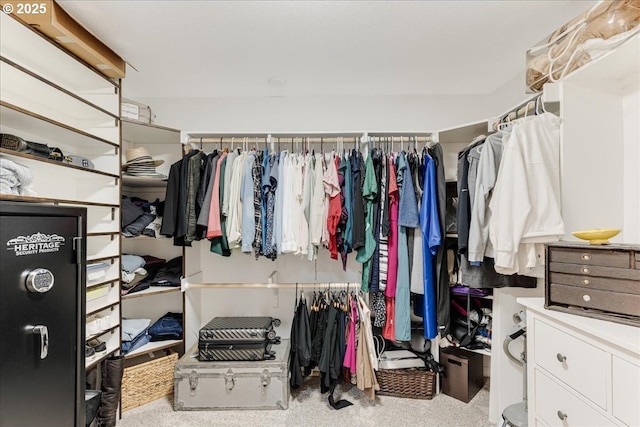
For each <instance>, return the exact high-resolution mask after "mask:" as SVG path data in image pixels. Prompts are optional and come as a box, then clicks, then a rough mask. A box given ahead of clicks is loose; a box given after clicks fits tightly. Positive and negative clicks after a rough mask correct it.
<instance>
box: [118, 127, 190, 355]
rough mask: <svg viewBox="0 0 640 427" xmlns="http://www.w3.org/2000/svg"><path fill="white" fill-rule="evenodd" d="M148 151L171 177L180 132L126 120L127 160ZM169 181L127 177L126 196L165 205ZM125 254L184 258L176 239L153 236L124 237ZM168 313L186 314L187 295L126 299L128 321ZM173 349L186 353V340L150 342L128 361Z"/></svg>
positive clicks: (144, 294)
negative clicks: (131, 153)
mask: <svg viewBox="0 0 640 427" xmlns="http://www.w3.org/2000/svg"><path fill="white" fill-rule="evenodd" d="M137 147H144V148H146V149H147V151H148V152H149V153H150V155H151V156H152V157H153V158H154V159H161V160H164V163H163V164H162V165H160V166H158V167H157V169H156V170H157V172H159V173H161V174H164V175H166V176H168V175H169V168H170V167H171V164H172V163H175V162H176V161H178V160H179V159H180V158H181V157H182V151H181V145H180V131H179V130H176V129H171V128H167V127H163V126H157V125H153V124H144V123H139V122H135V121H129V120H126V119H123V120H122V148H123V159H122V163H123V164H124V163H125V159H124V153H126V150H127V149H130V148H137ZM166 187H167V181H166V179H158V178H144V177H131V176H126V175H123V177H122V192H123V195H126V196H136V197H140V198H142V199H146V200H149V201H150V202H153V201H154V200H156V199H159V200H160V201H164V199H165V194H166ZM121 242H122V253H123V254H132V255H140V256H142V255H152V256H155V257H157V258H162V259H165V260H167V261H169V260H170V259H172V258H175V257H178V256H182V253H183V251H182V248H181V247H177V246H173V239H168V238H164V237H160V238H154V237H150V236H144V235H141V236H137V237H124V236H122V237H121ZM167 312H173V313H184V309H183V294H182V292H181V288H180V287H175V288H174V287H162V286H151V287H149V288H148V289H145V290H143V291H140V292H135V293H132V294H127V295H124V296H122V316H123V317H127V318H144V319H150V320H151V323H152V324H153V322H155V321H156V320H158V319H159V318H160V317H161V316H162V315H164V314H165V313H167ZM168 348H172V349H174V350H177V351H178V352H180V353H181V352H182V351H184V350H183V348H184V346H183V340H166V341H157V342H150V343H147V344H145V345H144V346H142V347H140V348H138V349H136V350H134V351H132V352H130V353H128V354H127V355H126V356H125V357H126V358H127V359H128V360H129V362H128V364H130V362H133V363H135V360H133V359H135V358H136V357H138V356H142V355H145V354H149V353H154V352H157V351H160V350H165V349H168Z"/></svg>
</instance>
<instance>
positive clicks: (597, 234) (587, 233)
mask: <svg viewBox="0 0 640 427" xmlns="http://www.w3.org/2000/svg"><path fill="white" fill-rule="evenodd" d="M620 231H622V230H620V229H619V228H596V229H593V230H580V231H574V232H573V233H571V234H573V235H574V236H576V237H577V238H578V239H582V240H588V241H589V243H590V244H592V245H606V244H608V243H609V239H610V238H612V237H614V236H617V235H618V233H620Z"/></svg>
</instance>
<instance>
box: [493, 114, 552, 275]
mask: <svg viewBox="0 0 640 427" xmlns="http://www.w3.org/2000/svg"><path fill="white" fill-rule="evenodd" d="M559 165H560V118H559V117H557V116H555V115H554V114H551V113H543V114H540V115H538V116H532V117H526V118H524V119H522V121H521V122H519V123H518V124H517V125H516V126H514V128H513V130H512V131H511V134H510V135H509V141H508V143H507V144H506V145H505V149H504V153H503V155H502V162H501V164H500V170H499V171H498V178H497V183H496V185H495V189H494V193H493V198H492V200H491V202H490V204H489V208H490V209H491V211H492V217H491V221H490V226H489V236H490V239H491V243H492V244H493V246H494V249H495V255H496V256H495V268H496V271H497V272H499V273H502V274H513V273H516V272H517V273H520V274H526V273H529V272H530V271H531V269H532V268H534V267H536V266H538V265H539V264H540V262H539V261H538V257H539V255H540V253H541V252H542V251H543V245H542V244H543V243H550V242H554V241H557V240H559V239H560V238H561V237H563V236H564V221H563V219H562V215H561V205H560V167H559ZM541 259H544V255H542V257H541Z"/></svg>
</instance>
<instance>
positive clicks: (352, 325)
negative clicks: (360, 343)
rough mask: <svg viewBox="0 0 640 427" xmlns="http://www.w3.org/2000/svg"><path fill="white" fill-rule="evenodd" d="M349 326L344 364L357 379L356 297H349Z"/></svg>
mask: <svg viewBox="0 0 640 427" xmlns="http://www.w3.org/2000/svg"><path fill="white" fill-rule="evenodd" d="M349 310H350V316H349V326H348V330H347V349H346V352H345V355H344V363H343V366H344V367H345V368H348V370H349V375H350V378H351V380H355V377H356V372H357V360H356V346H357V340H356V338H357V337H356V333H357V332H356V324H357V323H358V321H359V319H358V306H357V302H356V299H355V298H349Z"/></svg>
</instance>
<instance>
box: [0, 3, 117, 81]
mask: <svg viewBox="0 0 640 427" xmlns="http://www.w3.org/2000/svg"><path fill="white" fill-rule="evenodd" d="M0 5H2V10H3V12H4V13H8V14H9V15H11V16H13V17H14V18H17V19H19V20H20V21H22V22H24V23H25V24H28V25H31V26H32V27H34V28H35V29H36V30H38V31H39V32H41V33H42V34H44V35H46V36H47V37H49V38H51V39H52V40H54V41H55V42H56V43H58V44H60V45H61V46H62V47H63V48H64V49H65V50H67V51H69V52H71V53H73V54H74V55H76V56H77V57H78V58H80V59H82V60H83V61H85V62H86V63H87V64H89V65H90V66H91V67H93V68H95V69H96V70H97V71H98V72H100V73H102V74H104V75H105V76H107V77H110V78H123V77H124V76H125V62H124V60H123V59H122V58H120V57H119V56H118V55H117V54H116V53H115V52H113V51H112V50H111V49H109V47H107V46H106V45H105V44H104V43H102V42H101V41H100V40H98V39H97V38H96V37H95V36H93V35H92V34H91V33H89V31H87V30H86V29H84V28H83V27H82V26H81V25H80V24H79V23H78V22H77V21H75V20H74V19H73V18H72V17H71V16H69V14H68V13H67V12H65V11H64V10H63V9H62V7H60V5H58V4H57V3H56V2H55V1H53V0H39V1H37V2H25V1H24V0H22V1H20V0H1V1H0Z"/></svg>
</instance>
